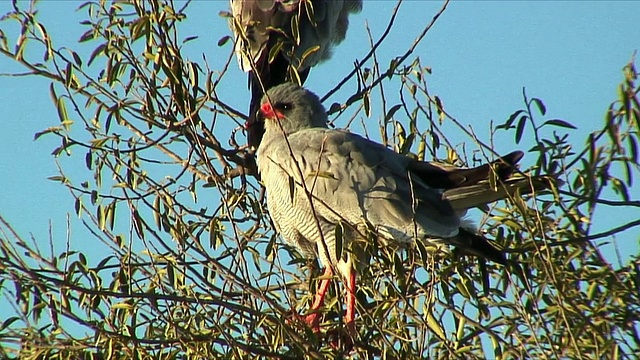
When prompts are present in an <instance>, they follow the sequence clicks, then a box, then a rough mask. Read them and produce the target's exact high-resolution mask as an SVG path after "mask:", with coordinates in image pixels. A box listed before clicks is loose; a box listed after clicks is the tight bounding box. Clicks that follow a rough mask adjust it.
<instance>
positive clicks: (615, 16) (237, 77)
mask: <svg viewBox="0 0 640 360" xmlns="http://www.w3.org/2000/svg"><path fill="white" fill-rule="evenodd" d="M22 3H25V2H22ZM79 4H80V2H74V1H53V0H48V1H47V0H45V1H43V2H41V3H40V4H39V5H38V6H39V7H40V8H41V11H40V13H39V19H40V21H41V22H42V23H43V24H44V25H45V26H47V28H48V30H49V33H50V35H51V37H52V39H53V40H54V44H55V45H56V46H57V47H61V46H68V47H72V48H76V47H77V45H75V41H76V40H77V39H78V38H79V37H80V35H81V34H82V33H83V31H84V29H83V28H82V27H81V26H79V25H78V21H79V20H80V19H81V18H82V17H83V16H84V12H83V11H82V12H80V13H77V12H74V11H75V8H76V7H77V6H78V5H79ZM227 6H228V3H227V1H222V0H220V1H196V2H194V3H193V9H194V10H197V11H194V10H192V11H189V12H187V14H188V16H189V17H188V19H187V20H186V21H185V23H184V24H183V25H182V26H183V27H182V29H183V30H182V33H181V35H182V36H188V35H198V36H199V39H198V40H197V41H195V42H193V43H190V45H189V46H188V47H187V49H188V52H187V54H188V55H189V56H190V57H191V58H192V59H193V60H199V59H201V58H202V54H205V55H206V56H207V58H208V60H209V61H210V62H211V63H214V64H215V63H216V62H217V61H223V60H225V58H226V56H227V55H228V47H227V48H223V49H220V48H218V47H217V46H216V45H215V44H216V42H217V40H218V39H219V38H220V37H222V36H224V35H226V34H227V33H228V29H227V26H226V22H225V20H224V19H222V18H220V17H218V12H219V11H220V10H223V9H226V7H227ZM394 6H395V2H394V1H367V0H365V4H364V10H363V12H362V13H361V14H359V15H357V16H354V17H352V19H351V27H350V31H349V34H348V39H347V40H346V41H345V43H343V44H342V45H341V46H340V47H339V48H338V49H336V51H335V53H334V59H333V61H329V62H327V63H325V64H322V65H321V66H319V67H318V68H316V69H314V71H313V72H312V74H311V76H310V78H309V81H308V83H307V85H308V87H310V88H311V89H314V90H316V91H317V92H318V93H320V94H323V93H325V92H326V91H327V90H328V89H330V88H331V87H332V85H333V84H334V83H335V82H336V81H337V80H338V79H341V78H342V76H343V75H344V74H346V73H347V72H348V71H349V70H350V66H351V64H352V63H353V61H355V60H356V59H357V58H359V57H362V56H364V54H366V52H367V51H368V49H367V47H366V45H367V44H368V41H367V40H366V31H365V24H368V25H369V27H370V28H371V30H372V32H373V35H374V36H376V37H377V36H379V35H380V34H381V33H382V30H383V29H384V26H385V25H386V22H387V19H388V16H389V14H390V12H391V10H392V9H393V7H394ZM440 6H441V3H440V2H433V1H408V2H406V3H405V4H404V5H403V7H402V10H401V12H400V16H399V20H398V24H397V26H396V27H395V28H394V30H393V32H392V34H391V36H390V40H389V41H387V43H386V44H385V45H383V46H382V48H381V49H380V53H379V54H378V55H379V56H380V58H381V62H382V63H383V64H387V63H388V62H389V60H390V59H391V58H393V57H395V56H396V55H398V54H401V53H403V52H404V51H405V50H406V48H407V46H408V45H409V44H410V43H411V42H412V41H413V39H414V37H415V36H416V35H417V34H418V33H419V32H420V30H421V29H422V28H423V26H424V25H425V24H426V23H427V22H429V21H430V19H431V17H432V16H433V14H435V12H436V10H437V9H438V8H439V7H440ZM9 8H10V2H9V1H2V2H0V13H5V12H6V11H8V10H9ZM634 14H635V15H637V14H640V3H639V2H633V1H622V2H612V1H608V2H604V1H602V2H583V1H580V2H578V1H568V2H556V1H531V2H522V1H518V2H515V1H514V2H506V1H498V2H489V1H462V2H455V3H452V4H450V6H449V9H448V10H447V11H446V12H445V14H444V16H443V17H442V18H441V19H440V20H439V21H438V23H437V25H436V26H435V27H434V29H433V30H432V31H431V32H430V33H429V35H428V36H427V38H426V39H425V40H424V42H423V43H422V44H421V45H420V46H419V47H418V49H417V51H416V53H415V54H416V55H419V56H420V57H421V60H422V63H423V64H424V65H428V66H430V67H432V69H433V75H432V76H430V77H429V82H430V86H431V88H430V89H431V91H432V93H433V94H436V95H438V96H439V97H440V98H441V99H443V101H444V104H445V107H446V109H447V111H448V112H449V113H451V114H452V115H453V116H454V117H456V118H457V119H458V120H460V121H461V122H463V123H466V124H471V125H473V126H474V128H475V129H476V131H478V132H479V134H480V135H487V134H488V131H486V132H484V133H483V132H482V131H483V130H486V129H487V128H488V127H487V125H488V123H489V121H490V120H494V121H497V122H500V121H504V120H505V119H506V118H507V117H508V115H509V114H510V113H511V112H513V111H514V110H516V109H518V108H520V107H521V106H522V98H521V91H522V87H526V89H527V92H528V94H529V95H530V96H535V97H538V98H541V99H543V100H544V102H545V104H546V105H547V109H548V114H549V115H550V117H553V118H562V119H566V120H568V121H570V122H573V123H574V124H576V125H578V126H579V127H580V128H581V131H579V132H576V135H575V137H574V139H575V141H577V142H579V143H578V144H577V145H578V146H579V145H582V144H583V141H584V138H585V136H584V135H585V134H586V133H587V132H588V131H593V130H595V129H597V128H598V127H600V126H601V124H602V122H603V115H604V113H605V110H606V108H607V106H608V105H609V103H610V102H611V101H612V100H614V99H615V97H616V86H617V84H618V83H619V82H620V80H621V79H622V76H621V71H620V69H621V68H622V66H623V65H625V64H626V63H627V62H628V61H629V59H630V58H631V55H632V53H633V51H634V50H636V49H638V48H640V27H638V26H637V22H636V16H635V15H634ZM2 26H3V28H5V27H6V25H2ZM92 45H93V46H95V44H92ZM84 49H85V51H86V49H87V48H84ZM212 67H213V68H215V66H212ZM19 70H20V68H19V67H17V66H15V65H14V64H13V63H12V62H11V61H10V60H7V59H5V58H2V57H0V73H6V72H15V71H19ZM245 83H246V80H245V77H244V74H241V73H240V71H239V70H237V69H235V67H234V69H233V74H232V75H231V76H229V78H228V79H227V81H226V84H228V85H226V86H228V87H229V89H228V91H229V93H228V94H227V95H226V96H228V98H229V99H230V101H231V102H232V104H234V105H237V106H238V107H239V108H246V107H247V106H246V105H244V104H246V103H247V102H248V100H247V98H246V97H247V90H246V87H245V86H244V84H245ZM48 85H49V83H48V82H47V81H43V80H42V79H38V78H34V77H19V78H9V77H0V107H1V108H2V112H3V114H2V123H1V124H2V131H0V143H1V144H2V149H3V150H4V151H2V152H0V214H2V215H3V216H4V217H5V218H6V219H7V220H8V221H10V222H11V223H12V224H13V225H14V226H15V228H16V229H17V230H18V232H19V233H20V234H22V235H23V236H25V237H29V234H33V236H34V237H35V238H36V239H38V240H39V241H40V242H42V243H45V242H46V241H47V239H48V237H49V235H48V233H49V230H48V227H49V222H51V223H52V224H53V229H54V231H53V234H54V238H55V243H56V244H57V245H56V246H57V250H58V251H61V250H62V249H63V246H64V244H65V240H66V236H65V228H66V220H65V218H66V214H68V213H70V214H71V215H70V216H71V218H72V235H71V246H72V248H77V249H83V250H87V249H92V248H93V246H94V245H95V244H92V243H90V241H91V239H92V238H91V237H90V236H86V233H85V232H84V231H83V230H82V228H81V225H80V224H79V223H78V221H77V220H76V217H75V215H73V199H72V198H71V197H70V196H69V194H68V192H67V190H66V189H65V188H64V187H62V186H60V185H59V184H57V183H54V182H51V181H48V180H47V179H46V178H47V177H49V176H52V175H57V169H56V163H55V159H54V158H53V157H52V156H51V155H50V152H51V150H52V149H53V148H54V147H55V146H56V144H57V140H54V138H53V137H46V138H44V139H41V140H38V141H35V142H34V141H33V135H34V133H36V132H38V131H41V130H43V129H45V128H47V127H49V126H55V125H57V123H58V118H57V115H56V111H55V107H54V106H53V104H52V103H51V100H50V97H49V94H48ZM332 100H338V99H332ZM341 100H344V99H341ZM376 105H379V104H375V103H374V104H373V106H374V107H375V106H376ZM457 141H466V140H463V139H461V140H456V138H455V136H454V143H455V142H457ZM512 146H513V145H512V144H511V142H504V143H501V144H498V149H496V150H497V151H498V152H506V151H510V150H511V147H512ZM524 150H527V149H526V148H525V149H524ZM60 161H62V163H63V164H64V168H65V170H66V171H68V172H69V173H70V174H71V175H77V176H78V177H79V178H82V177H86V176H88V175H87V173H86V172H85V166H84V156H83V155H79V154H76V155H75V156H74V157H72V158H70V159H67V158H65V157H63V158H61V159H60ZM530 164H531V163H530V162H527V161H526V159H525V165H530ZM635 193H636V194H638V191H636V192H635ZM636 196H637V195H636ZM636 199H637V198H636ZM629 216H635V217H636V218H637V217H638V216H637V214H635V215H633V214H632V215H629ZM624 220H625V219H624V218H621V217H620V216H619V214H615V216H609V215H607V216H605V217H603V219H602V220H601V223H600V224H599V226H601V228H609V227H613V226H616V225H620V224H622V223H624ZM618 240H619V241H620V243H621V244H623V243H626V245H625V249H628V250H629V254H632V253H637V245H638V232H637V231H636V232H635V233H634V235H633V236H630V237H628V238H624V239H622V238H619V239H618ZM627 246H628V247H627Z"/></svg>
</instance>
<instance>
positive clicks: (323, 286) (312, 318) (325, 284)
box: [304, 267, 333, 333]
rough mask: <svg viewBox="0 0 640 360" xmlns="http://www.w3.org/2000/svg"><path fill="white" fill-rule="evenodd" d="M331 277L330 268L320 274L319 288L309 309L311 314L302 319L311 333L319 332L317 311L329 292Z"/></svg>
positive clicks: (331, 271)
mask: <svg viewBox="0 0 640 360" xmlns="http://www.w3.org/2000/svg"><path fill="white" fill-rule="evenodd" d="M332 276H333V270H331V267H326V268H325V269H324V273H323V274H322V280H320V286H319V287H318V291H317V292H316V296H315V298H314V299H313V304H311V308H310V309H309V311H310V312H311V314H309V315H307V316H306V317H305V318H304V321H305V322H306V323H307V325H309V327H310V328H311V329H312V330H313V332H316V333H317V332H320V314H319V313H318V309H319V308H320V307H321V306H322V304H323V303H324V297H325V295H327V291H328V290H329V285H330V284H331V277H332Z"/></svg>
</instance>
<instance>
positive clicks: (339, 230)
mask: <svg viewBox="0 0 640 360" xmlns="http://www.w3.org/2000/svg"><path fill="white" fill-rule="evenodd" d="M343 235H344V228H343V227H342V223H341V222H339V223H338V224H337V225H336V227H335V229H334V236H335V240H336V247H335V251H336V254H335V255H336V260H337V261H340V259H342V245H343V244H344V241H343Z"/></svg>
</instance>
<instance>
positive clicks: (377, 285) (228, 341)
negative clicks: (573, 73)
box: [0, 0, 640, 359]
mask: <svg viewBox="0 0 640 360" xmlns="http://www.w3.org/2000/svg"><path fill="white" fill-rule="evenodd" d="M188 4H189V3H185V4H184V6H182V7H177V6H176V4H174V3H172V2H165V1H153V0H152V1H134V2H131V3H126V4H125V3H119V2H114V3H107V2H93V3H85V4H83V5H82V6H81V9H83V10H84V11H86V12H87V19H86V22H85V23H84V25H85V26H86V27H87V32H86V33H85V34H84V35H83V36H82V38H81V39H80V42H81V43H84V44H86V45H90V46H92V48H93V50H92V51H91V52H90V55H89V56H88V57H83V56H81V55H80V53H79V52H76V51H74V50H73V48H72V47H69V46H65V47H55V46H54V45H53V40H52V39H51V38H50V37H49V36H48V32H47V30H46V27H45V25H44V24H41V23H39V22H38V20H37V17H36V15H35V8H34V7H33V6H31V7H30V8H28V9H23V8H21V4H18V3H15V4H14V5H13V11H11V12H10V13H8V14H6V15H5V16H4V17H3V18H2V20H3V22H2V25H0V40H1V41H0V44H1V45H0V53H1V54H2V55H4V56H7V57H10V58H12V59H14V60H15V61H16V62H17V63H18V64H20V65H22V66H23V67H24V68H25V69H26V71H27V73H28V74H29V75H32V76H40V77H44V78H47V79H49V80H50V81H51V87H50V89H49V90H50V93H51V96H52V99H53V102H54V104H55V106H56V108H57V110H58V111H57V113H58V117H59V120H60V124H59V125H58V126H54V127H50V128H47V129H45V130H43V131H42V132H40V133H38V134H36V136H35V137H36V138H40V137H42V136H47V137H52V136H53V137H57V138H59V139H60V146H59V147H57V148H56V149H54V154H55V155H56V156H69V157H70V158H71V159H75V160H79V161H77V162H76V165H75V166H85V167H86V169H87V176H88V178H87V179H83V180H81V181H76V180H74V179H72V178H71V177H69V176H67V173H66V171H65V169H64V168H62V169H61V170H60V174H59V175H58V176H56V177H54V178H52V180H54V181H58V182H60V184H61V185H62V186H64V187H66V188H67V189H68V190H69V192H70V194H71V196H72V197H73V198H74V199H75V212H76V213H77V215H78V216H79V217H80V218H81V219H82V220H83V221H84V223H85V224H86V226H87V228H88V229H89V230H90V231H91V233H92V236H91V238H87V239H84V241H86V242H101V243H103V244H106V245H107V246H109V247H111V248H112V251H113V253H112V255H110V256H107V257H105V258H101V259H97V258H93V257H92V256H91V254H86V253H82V252H79V251H75V250H74V249H69V250H68V251H65V252H62V253H54V254H45V253H44V252H42V251H41V249H40V247H38V245H37V243H34V242H31V241H27V240H25V239H24V238H23V237H22V236H21V235H20V234H17V233H16V232H15V231H13V229H12V228H11V226H10V224H9V223H8V222H7V221H6V220H4V219H2V236H1V237H0V248H1V250H2V252H1V255H0V256H1V261H0V277H1V279H2V284H3V288H5V291H4V292H3V295H4V296H8V295H7V294H10V295H11V297H12V298H13V299H12V300H14V301H15V302H16V304H17V306H16V309H15V316H12V317H10V318H7V319H4V321H3V323H2V324H1V325H0V336H1V338H2V344H3V345H2V346H3V352H4V354H3V355H4V356H7V357H8V356H19V357H20V358H25V359H32V358H33V359H35V358H132V357H136V358H160V357H163V358H182V357H188V358H218V357H227V358H245V357H256V356H259V357H274V358H300V357H303V356H304V357H309V358H324V357H327V356H339V355H342V356H352V357H361V358H371V357H384V358H418V357H430V358H431V357H438V358H449V357H460V358H470V357H473V358H498V357H502V358H522V357H540V358H560V357H561V358H582V357H586V358H602V357H610V358H617V357H632V356H633V354H635V353H636V352H637V351H638V347H639V344H640V337H639V335H638V334H637V325H638V321H639V318H640V316H639V315H638V314H640V312H639V311H638V310H639V308H638V307H639V305H638V304H640V299H638V297H639V294H638V291H637V290H638V283H637V282H638V280H637V279H638V276H639V271H640V270H639V269H640V260H638V258H637V256H636V257H634V258H633V259H632V260H631V261H630V262H629V263H627V264H623V265H620V266H615V265H614V264H612V263H611V262H610V261H608V260H607V259H606V258H605V257H604V256H603V255H602V254H601V252H600V250H599V248H598V247H596V246H594V245H593V243H592V242H591V240H595V239H599V238H603V237H607V236H610V235H614V234H619V233H622V232H623V231H625V230H626V229H629V228H632V227H637V226H638V225H640V222H639V221H634V222H631V223H629V224H626V225H624V226H620V227H615V228H611V229H610V230H608V231H604V232H601V233H595V234H594V233H593V231H592V230H591V223H592V221H593V219H594V217H595V216H596V215H597V210H598V209H599V208H600V207H603V206H607V207H615V208H620V209H632V208H637V207H639V206H640V204H639V200H638V199H637V198H636V197H634V196H637V195H635V194H634V192H633V191H631V185H632V180H633V176H634V175H637V173H638V169H639V167H638V146H637V144H638V137H639V136H638V133H639V130H640V103H639V101H638V92H639V91H640V87H639V86H638V84H637V71H636V68H635V59H632V60H631V61H630V62H629V63H628V64H627V65H626V66H625V67H624V68H623V75H624V79H623V81H622V83H621V84H620V86H619V93H618V98H617V99H616V100H615V101H613V102H612V104H611V106H610V107H609V109H607V113H606V117H605V119H604V123H603V125H602V127H601V129H600V130H598V131H595V132H592V133H590V134H589V136H588V138H587V139H586V140H587V141H586V144H585V145H576V144H580V142H579V141H577V140H576V139H574V138H573V137H572V136H571V133H570V130H571V129H572V128H575V127H576V126H575V125H573V124H572V123H571V122H569V121H566V120H561V119H556V118H553V117H548V115H547V109H546V107H545V105H544V103H543V101H542V100H541V99H537V98H535V97H530V96H529V95H527V94H526V92H525V91H523V94H522V95H523V107H522V109H518V110H516V111H514V112H513V114H512V115H511V116H510V117H509V118H508V119H507V120H506V121H505V122H504V123H502V124H499V125H498V126H496V127H495V128H494V129H492V133H493V134H495V136H503V137H507V136H509V137H513V138H514V142H515V143H516V144H518V143H520V142H522V141H523V138H524V137H525V136H526V137H530V138H532V139H534V143H535V145H534V147H533V148H532V149H531V150H530V152H529V154H528V156H529V157H531V156H534V155H537V156H538V159H537V163H536V166H535V167H534V168H532V169H523V170H524V171H525V172H526V173H529V174H536V175H537V174H557V177H558V180H559V182H558V185H559V186H557V187H553V188H552V189H551V191H549V192H547V193H545V194H536V196H534V197H530V198H524V199H523V198H521V197H519V196H516V197H514V198H512V199H509V200H508V201H505V202H500V203H498V204H497V205H495V206H492V207H491V208H487V209H483V210H484V216H483V218H482V229H483V230H484V231H486V232H487V233H488V234H490V236H492V237H493V238H495V240H496V242H497V243H498V244H500V245H503V246H504V247H505V248H508V252H509V257H510V258H511V259H516V260H517V261H518V263H519V264H520V265H519V266H517V267H508V268H505V267H500V266H497V265H494V264H491V263H486V264H484V263H478V261H477V260H475V259H469V258H465V257H456V256H455V254H448V255H441V254H434V253H432V252H431V251H430V249H429V248H427V247H425V246H424V245H423V244H421V243H419V242H418V243H416V245H415V246H414V247H412V248H410V249H408V250H406V249H405V250H401V251H394V250H392V249H388V248H385V247H383V246H380V244H376V243H372V244H371V246H372V248H373V249H374V251H372V253H371V256H372V260H371V265H370V266H369V267H368V268H367V269H366V270H365V271H363V273H362V274H360V279H361V280H360V281H361V284H362V285H361V287H360V289H359V294H358V296H359V307H358V313H359V317H358V320H357V321H358V329H359V333H358V334H359V338H358V339H357V341H356V343H355V344H354V347H353V349H352V350H350V351H347V350H346V349H344V348H338V349H334V348H332V347H331V346H330V345H329V342H328V341H326V339H324V338H323V337H322V336H317V335H315V334H313V333H311V332H310V331H309V330H308V329H305V328H304V327H301V326H300V324H297V323H296V322H295V321H293V322H289V321H286V320H287V319H290V316H289V315H290V310H291V309H294V310H304V309H306V308H307V305H308V303H309V301H310V297H309V291H308V289H309V288H310V287H313V286H314V283H315V281H314V280H313V279H314V276H313V274H317V272H316V269H315V267H314V264H307V262H306V261H305V260H303V259H301V258H300V256H299V255H298V254H297V252H296V251H295V249H292V248H289V247H287V246H286V245H283V244H282V243H281V242H280V241H279V240H278V237H277V236H276V234H275V233H274V230H273V229H272V227H271V225H270V223H269V220H268V215H267V214H266V213H265V210H264V202H263V199H262V197H261V194H260V190H261V187H260V185H259V183H258V182H257V181H256V179H255V178H253V177H251V176H245V175H244V171H243V165H244V164H245V155H246V154H245V151H246V149H245V147H243V145H242V144H244V140H243V139H242V136H241V134H240V130H239V129H240V127H239V125H240V124H242V123H243V119H245V118H246V116H245V115H243V114H242V112H241V111H239V110H236V109H235V108H234V107H233V106H231V105H228V102H227V101H226V100H225V97H224V89H223V87H222V85H221V82H222V81H223V79H224V77H225V74H226V69H227V68H226V67H225V68H223V69H210V68H209V67H208V65H207V62H205V61H201V62H196V61H192V60H188V59H187V58H186V57H185V56H183V54H182V52H183V47H184V46H185V44H186V43H188V41H189V40H190V39H189V38H181V37H180V35H179V32H178V29H179V27H180V25H181V24H182V23H183V22H184V21H185V19H186V12H187V10H188ZM445 8H446V3H445V4H444V6H443V9H442V10H441V12H442V11H444V9H445ZM441 12H440V13H441ZM440 13H437V14H435V16H434V17H433V20H432V22H431V23H430V24H428V25H427V26H426V27H425V29H424V32H423V33H422V34H420V36H419V38H418V41H419V40H420V39H421V38H422V37H423V36H424V34H426V33H427V32H428V31H429V30H430V29H431V27H432V25H433V24H434V23H435V22H436V20H437V19H438V16H439V15H440ZM394 19H395V13H394V14H392V17H391V19H390V22H389V26H393V24H394ZM10 31H15V32H17V33H18V34H19V36H18V37H17V40H16V41H15V42H13V41H10V40H9V37H8V36H7V35H6V34H8V33H9V32H10ZM385 37H386V33H385V35H383V36H382V38H381V39H379V40H378V41H376V42H373V41H372V43H373V45H372V51H371V52H370V53H369V55H368V56H367V57H365V58H364V59H362V60H361V61H359V62H358V64H357V67H356V68H355V69H354V72H353V73H352V74H350V75H349V76H347V77H346V78H345V81H351V82H356V83H357V88H358V91H357V92H355V93H353V94H351V96H349V97H348V98H346V100H344V101H342V102H340V103H335V104H333V105H331V106H330V109H331V113H332V114H334V116H335V115H337V114H339V115H342V118H347V117H348V118H350V119H357V118H369V117H370V116H371V114H372V108H373V107H376V106H381V107H382V114H383V115H382V116H381V118H380V119H379V121H380V123H381V126H380V134H381V139H382V141H383V142H385V143H386V144H388V145H389V146H392V147H393V148H395V149H397V150H398V151H400V152H403V153H405V154H407V155H409V156H416V157H418V158H420V159H430V158H439V159H443V160H444V161H447V162H449V163H452V164H456V165H472V164H473V162H475V160H476V159H478V160H480V161H486V160H487V159H489V158H492V157H493V153H492V150H491V147H490V146H487V145H486V144H485V142H486V141H483V139H479V138H477V137H476V136H475V135H474V134H473V133H471V132H468V136H469V140H470V142H472V143H473V144H474V145H473V146H475V147H477V149H478V151H474V153H473V154H474V156H473V161H471V160H468V158H467V157H465V156H463V155H464V154H463V152H462V151H457V150H460V149H457V148H456V147H455V146H454V145H453V144H451V143H449V142H448V141H447V134H448V133H449V132H451V131H461V130H462V131H468V130H466V129H467V127H466V126H465V125H464V124H463V123H461V122H460V121H458V120H457V119H455V118H454V117H452V116H451V115H450V114H449V113H448V112H447V111H446V109H445V107H444V105H443V103H444V101H442V100H441V99H439V98H438V97H437V96H433V95H431V94H430V91H429V87H428V82H427V79H428V76H429V71H430V70H429V69H428V68H426V67H424V66H423V65H422V63H421V61H420V58H418V57H416V56H415V55H414V54H413V53H412V49H408V50H407V52H406V53H405V54H403V55H402V56H399V57H398V58H397V59H395V60H394V61H393V62H391V63H390V64H389V65H388V66H386V67H385V65H384V64H381V63H379V62H378V61H377V60H376V57H375V56H373V54H374V53H375V51H374V50H375V49H376V47H377V46H378V44H380V43H381V42H384V40H385ZM36 51H40V52H41V53H42V54H43V61H42V62H40V61H39V60H36V58H35V57H33V55H32V54H34V53H35V52H36ZM220 52H221V53H222V54H226V55H225V56H229V61H231V53H232V46H229V45H226V44H225V41H224V40H222V41H220ZM356 74H357V76H355V75H356ZM381 86H384V87H385V89H387V90H388V89H394V90H395V91H397V92H398V93H399V94H400V99H401V100H400V101H398V102H395V101H394V100H393V99H391V98H389V97H388V95H385V94H388V93H389V91H387V92H384V91H378V90H379V89H380V88H381ZM377 104H382V105H377ZM391 104H393V105H391ZM400 114H402V116H400ZM404 118H406V119H408V122H403V121H401V120H400V119H404ZM229 123H232V124H237V125H238V127H236V128H231V127H229V126H226V125H225V124H229ZM344 125H348V124H344ZM458 153H460V154H458ZM80 164H83V165H80ZM560 182H562V183H564V184H563V185H561V184H560ZM614 195H615V196H616V197H617V198H616V199H612V196H614ZM125 223H129V224H131V226H130V228H129V229H127V227H126V226H123V224H125ZM332 291H333V293H332V294H330V297H331V298H332V299H334V301H333V302H332V301H329V302H328V303H327V309H326V310H327V312H326V314H325V318H324V320H325V322H324V324H323V327H324V328H326V329H329V330H330V329H339V328H340V326H341V324H340V318H341V316H340V314H338V311H339V309H342V308H343V306H342V305H341V304H339V303H338V299H339V298H340V297H336V296H335V293H336V291H340V289H332ZM329 300H331V299H329ZM78 334H80V335H78ZM17 349H19V351H18V350H17Z"/></svg>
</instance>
